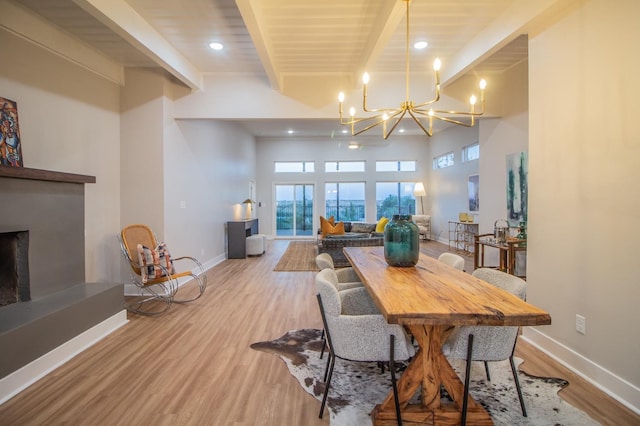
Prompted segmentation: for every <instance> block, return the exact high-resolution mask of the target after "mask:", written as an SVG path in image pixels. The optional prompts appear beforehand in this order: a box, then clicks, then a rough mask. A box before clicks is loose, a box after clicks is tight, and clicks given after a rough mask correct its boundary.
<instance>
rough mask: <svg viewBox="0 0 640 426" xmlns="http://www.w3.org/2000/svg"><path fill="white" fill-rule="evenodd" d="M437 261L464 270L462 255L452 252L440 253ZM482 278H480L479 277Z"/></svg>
mask: <svg viewBox="0 0 640 426" xmlns="http://www.w3.org/2000/svg"><path fill="white" fill-rule="evenodd" d="M438 261H439V262H442V263H446V264H447V265H449V266H453V267H454V268H456V269H458V270H460V271H464V258H463V257H462V256H458V255H457V254H454V253H442V254H441V255H440V256H439V257H438ZM480 279H482V278H480Z"/></svg>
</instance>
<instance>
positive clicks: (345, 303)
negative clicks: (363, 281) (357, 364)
mask: <svg viewBox="0 0 640 426" xmlns="http://www.w3.org/2000/svg"><path fill="white" fill-rule="evenodd" d="M323 272H324V271H320V272H319V273H318V275H320V274H323ZM316 286H317V290H318V294H317V299H318V306H319V308H320V314H321V316H322V322H323V325H324V328H325V331H326V337H327V343H328V345H329V351H330V357H329V368H328V374H326V373H325V388H324V394H323V396H322V403H321V405H320V414H319V417H320V418H322V415H323V413H324V407H325V405H326V402H327V397H328V395H329V389H330V387H331V378H332V376H333V370H334V366H335V362H336V359H337V358H340V359H344V360H349V361H378V362H389V370H390V373H391V382H392V386H393V394H394V400H395V405H396V416H397V419H398V424H402V422H401V417H400V406H399V401H398V395H397V387H396V377H395V374H396V372H395V361H396V360H398V361H400V360H407V359H409V358H411V357H412V356H413V355H415V349H414V347H413V346H412V345H411V342H410V341H409V337H408V336H407V334H406V333H405V331H404V328H403V327H402V326H400V325H397V324H388V323H387V321H386V320H385V319H384V317H383V316H382V315H381V314H380V313H373V311H372V310H371V306H369V303H370V302H369V301H367V300H366V299H362V300H361V297H362V296H361V295H362V293H363V292H364V293H366V289H364V288H362V289H359V288H354V289H349V290H345V291H342V292H338V290H337V289H336V288H335V286H333V285H332V284H331V283H330V282H327V280H324V279H319V280H316ZM351 297H352V298H353V300H347V299H349V298H351ZM374 307H375V306H374ZM349 309H350V311H349ZM358 309H361V310H360V311H359V312H358ZM347 312H349V313H347ZM376 312H377V309H376Z"/></svg>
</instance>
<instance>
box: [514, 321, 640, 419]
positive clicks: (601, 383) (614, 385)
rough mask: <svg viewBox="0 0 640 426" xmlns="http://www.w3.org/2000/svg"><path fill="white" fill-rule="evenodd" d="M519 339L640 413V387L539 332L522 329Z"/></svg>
mask: <svg viewBox="0 0 640 426" xmlns="http://www.w3.org/2000/svg"><path fill="white" fill-rule="evenodd" d="M521 338H522V339H523V340H525V341H526V342H527V343H529V344H531V345H532V346H534V347H536V348H537V349H539V350H541V351H542V352H544V353H545V354H547V355H548V356H550V357H551V358H553V359H554V360H555V361H557V362H558V363H560V364H562V365H563V366H565V367H567V368H568V369H569V370H571V371H573V372H574V373H575V374H577V375H578V376H580V377H582V378H583V379H585V380H586V381H588V382H589V383H591V384H592V385H594V386H596V387H597V388H598V389H600V390H601V391H602V392H604V393H606V394H607V395H609V396H610V397H612V398H613V399H615V400H616V401H618V402H620V403H621V404H622V405H624V406H625V407H627V408H629V409H630V410H631V411H633V412H634V413H636V414H640V388H638V387H637V386H635V385H634V384H632V383H629V382H628V381H627V380H625V379H623V378H621V377H619V376H617V375H616V374H614V373H612V372H611V371H609V370H607V369H606V368H604V367H602V366H600V365H598V364H596V363H594V362H593V361H591V360H589V359H587V358H585V357H584V356H582V355H580V354H579V353H577V352H576V351H574V350H573V349H571V348H569V347H567V346H565V345H563V344H562V343H560V342H558V341H557V340H555V339H553V338H551V337H549V336H547V335H545V334H543V333H541V332H540V331H539V330H538V329H535V328H532V327H525V328H524V330H523V335H522V336H521Z"/></svg>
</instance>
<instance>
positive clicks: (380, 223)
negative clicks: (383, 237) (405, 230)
mask: <svg viewBox="0 0 640 426" xmlns="http://www.w3.org/2000/svg"><path fill="white" fill-rule="evenodd" d="M387 223H389V219H388V218H386V217H384V216H382V217H381V218H380V220H379V221H378V223H377V224H376V232H384V227H385V226H386V225H387Z"/></svg>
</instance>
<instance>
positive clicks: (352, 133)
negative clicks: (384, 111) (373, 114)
mask: <svg viewBox="0 0 640 426" xmlns="http://www.w3.org/2000/svg"><path fill="white" fill-rule="evenodd" d="M384 122H385V120H382V119H380V120H378V121H376V122H375V123H373V124H370V125H368V126H367V127H365V128H363V129H361V130H358V131H357V132H356V131H355V129H354V126H353V124H352V125H351V136H358V135H359V134H361V133H364V132H366V131H367V130H370V129H373V128H374V127H376V126H378V125H380V124H382V123H384Z"/></svg>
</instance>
